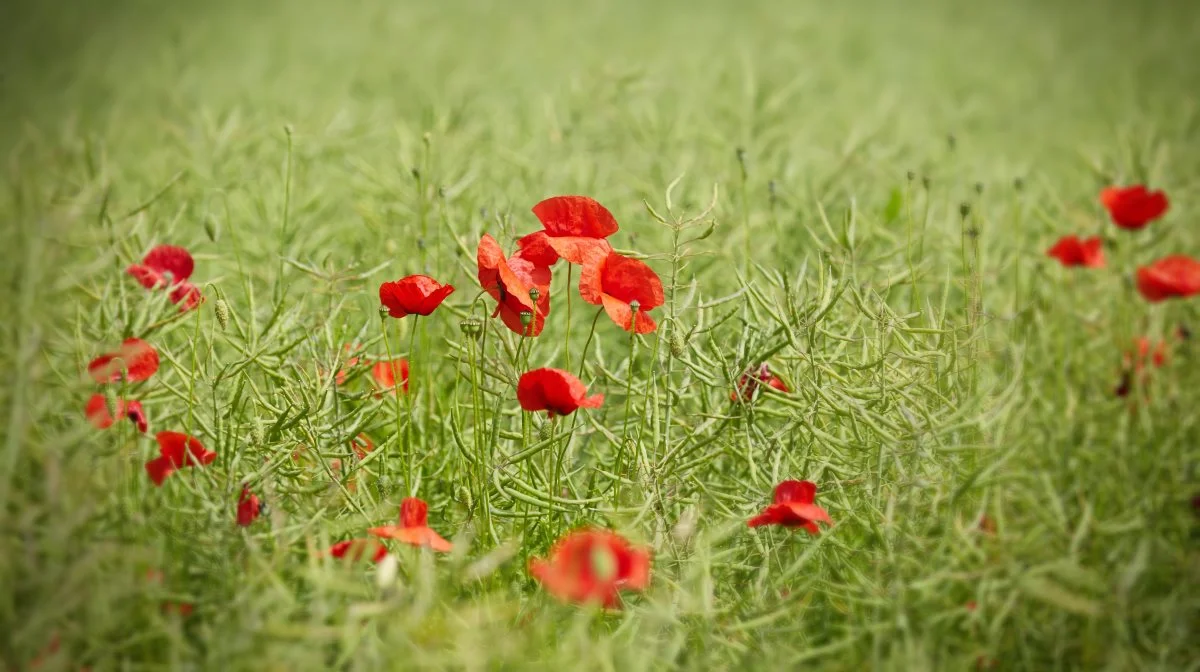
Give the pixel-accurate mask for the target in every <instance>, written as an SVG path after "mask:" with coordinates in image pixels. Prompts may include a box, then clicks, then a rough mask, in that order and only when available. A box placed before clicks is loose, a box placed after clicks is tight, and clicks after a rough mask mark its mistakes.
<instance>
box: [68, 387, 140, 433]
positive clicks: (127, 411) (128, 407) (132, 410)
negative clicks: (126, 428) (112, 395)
mask: <svg viewBox="0 0 1200 672" xmlns="http://www.w3.org/2000/svg"><path fill="white" fill-rule="evenodd" d="M115 410H116V417H122V416H124V417H126V418H129V421H130V422H132V423H133V424H134V426H136V427H137V428H138V431H139V432H141V433H143V434H145V433H146V428H147V427H148V426H149V423H148V422H147V420H146V411H145V409H143V408H142V402H140V401H130V402H126V401H124V400H122V399H117V400H116V408H115ZM84 413H85V414H86V415H87V419H88V422H90V423H92V424H93V425H95V427H96V428H97V429H108V428H109V427H112V426H113V423H114V422H116V417H113V414H112V413H110V412H109V410H108V401H107V400H106V399H105V398H104V395H102V394H93V395H92V396H91V398H90V399H88V402H87V406H85V407H84Z"/></svg>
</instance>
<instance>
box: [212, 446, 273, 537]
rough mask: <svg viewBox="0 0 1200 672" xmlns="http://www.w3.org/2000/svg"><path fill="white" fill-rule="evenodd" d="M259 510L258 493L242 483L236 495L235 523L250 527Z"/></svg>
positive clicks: (260, 508)
mask: <svg viewBox="0 0 1200 672" xmlns="http://www.w3.org/2000/svg"><path fill="white" fill-rule="evenodd" d="M214 455H215V453H214ZM261 511H262V504H261V503H260V502H259V501H258V495H255V494H251V492H250V488H247V487H246V486H244V485H243V486H242V494H241V496H240V497H238V505H237V524H238V525H241V526H242V527H250V524H251V523H253V522H254V521H255V520H257V519H258V514H259V513H260V512H261Z"/></svg>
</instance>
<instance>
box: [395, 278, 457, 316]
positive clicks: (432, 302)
mask: <svg viewBox="0 0 1200 672" xmlns="http://www.w3.org/2000/svg"><path fill="white" fill-rule="evenodd" d="M453 291H454V285H443V284H441V283H440V282H438V281H437V280H434V279H433V278H431V277H429V276H428V275H410V276H408V277H405V278H400V279H399V280H397V281H395V282H385V283H383V284H382V285H380V286H379V302H380V303H382V304H383V305H384V306H386V307H387V309H388V314H389V315H391V316H392V317H407V316H408V315H429V314H430V313H432V312H433V311H434V310H436V309H437V307H438V306H440V305H442V301H445V300H446V297H447V296H450V293H451V292H453Z"/></svg>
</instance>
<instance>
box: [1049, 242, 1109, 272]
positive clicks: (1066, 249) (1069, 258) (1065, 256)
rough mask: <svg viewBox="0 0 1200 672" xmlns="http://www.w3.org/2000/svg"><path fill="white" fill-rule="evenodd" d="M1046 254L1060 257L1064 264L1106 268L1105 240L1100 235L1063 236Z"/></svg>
mask: <svg viewBox="0 0 1200 672" xmlns="http://www.w3.org/2000/svg"><path fill="white" fill-rule="evenodd" d="M1046 254H1047V255H1049V256H1051V257H1054V258H1055V259H1058V260H1059V261H1060V262H1061V263H1062V265H1063V266H1067V267H1071V266H1083V267H1085V268H1104V263H1105V262H1104V241H1103V240H1101V239H1100V236H1093V237H1091V238H1080V237H1078V236H1063V237H1062V238H1059V240H1058V242H1057V243H1055V244H1054V247H1052V248H1050V249H1049V250H1047V251H1046Z"/></svg>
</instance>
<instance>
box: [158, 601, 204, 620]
mask: <svg viewBox="0 0 1200 672" xmlns="http://www.w3.org/2000/svg"><path fill="white" fill-rule="evenodd" d="M162 610H163V613H164V614H168V615H170V614H175V615H177V616H179V617H180V618H187V617H188V616H191V615H192V612H194V611H196V607H195V605H193V604H192V603H191V602H163V605H162Z"/></svg>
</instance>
